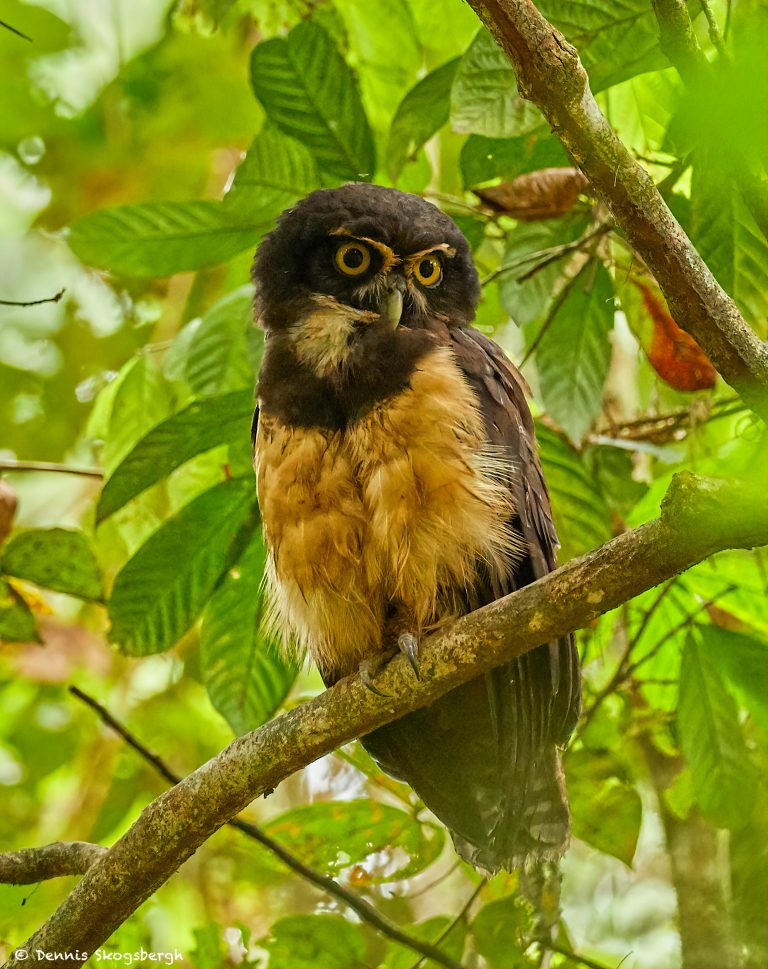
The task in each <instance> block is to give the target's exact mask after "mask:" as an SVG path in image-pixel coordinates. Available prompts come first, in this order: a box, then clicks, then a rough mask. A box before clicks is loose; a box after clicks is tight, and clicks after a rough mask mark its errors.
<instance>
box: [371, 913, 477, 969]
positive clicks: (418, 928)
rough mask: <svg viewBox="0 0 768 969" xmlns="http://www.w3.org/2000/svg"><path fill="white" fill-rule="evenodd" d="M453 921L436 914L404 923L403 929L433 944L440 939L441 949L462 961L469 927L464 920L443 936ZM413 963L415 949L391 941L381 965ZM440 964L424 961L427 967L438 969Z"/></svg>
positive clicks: (406, 967) (402, 968)
mask: <svg viewBox="0 0 768 969" xmlns="http://www.w3.org/2000/svg"><path fill="white" fill-rule="evenodd" d="M452 923H453V919H450V918H448V916H447V915H435V916H433V917H432V918H429V919H425V920H424V921H423V922H416V923H413V924H411V925H403V926H402V929H403V931H404V932H407V933H408V935H410V936H411V937H412V938H414V939H420V940H421V941H422V942H430V943H432V944H433V945H436V944H437V939H440V940H441V941H440V943H439V945H438V948H439V949H440V951H441V952H444V953H445V954H446V955H447V956H449V957H450V958H451V959H454V960H455V961H456V962H461V955H462V953H463V951H464V942H465V940H466V937H467V927H466V925H464V923H463V922H459V923H458V924H454V925H453V928H452V929H451V930H450V932H449V934H448V935H447V936H446V937H445V938H443V934H444V932H445V931H446V929H448V927H449V926H450V925H451V924H452ZM413 963H414V957H413V949H408V948H406V947H405V946H403V945H398V944H397V943H396V942H390V944H389V946H388V947H387V952H386V955H385V956H384V960H383V962H382V963H381V965H382V969H411V967H412V966H413ZM438 965H439V964H438V963H437V962H435V961H434V960H433V959H426V960H425V961H424V966H425V967H426V969H438Z"/></svg>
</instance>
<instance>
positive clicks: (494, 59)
mask: <svg viewBox="0 0 768 969" xmlns="http://www.w3.org/2000/svg"><path fill="white" fill-rule="evenodd" d="M544 124H545V121H544V118H543V117H542V115H541V112H540V111H539V109H538V108H537V107H535V106H534V105H533V104H531V102H530V101H524V100H523V99H522V98H521V97H520V94H519V93H518V90H517V80H516V78H515V72H514V70H513V69H512V65H511V64H510V62H509V59H508V58H507V55H506V54H505V53H504V51H503V50H502V49H501V48H500V47H499V45H498V44H497V43H496V41H495V40H494V39H493V37H491V35H490V34H489V33H488V31H487V30H481V31H480V32H479V33H478V34H477V36H476V37H475V39H474V40H473V41H472V43H471V44H470V46H469V48H468V50H467V52H466V54H465V55H464V56H463V57H462V59H461V61H460V63H459V66H458V69H457V71H456V78H455V80H454V82H453V90H452V92H451V126H452V127H453V130H454V131H457V132H459V134H477V135H486V136H487V137H488V138H511V137H513V136H515V135H525V134H529V133H530V132H532V131H535V130H536V129H537V128H541V127H542V126H543V125H544Z"/></svg>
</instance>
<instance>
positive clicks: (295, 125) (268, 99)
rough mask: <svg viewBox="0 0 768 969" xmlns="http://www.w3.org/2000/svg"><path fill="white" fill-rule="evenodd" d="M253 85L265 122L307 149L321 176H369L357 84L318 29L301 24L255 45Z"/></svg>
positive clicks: (371, 161) (371, 155)
mask: <svg viewBox="0 0 768 969" xmlns="http://www.w3.org/2000/svg"><path fill="white" fill-rule="evenodd" d="M251 82H252V84H253V90H254V91H255V93H256V97H257V98H258V99H259V101H261V103H262V104H263V106H264V110H265V111H266V112H267V115H268V117H269V119H270V120H271V121H272V122H273V123H274V124H276V125H277V126H278V127H279V128H281V129H282V130H283V131H284V132H285V133H286V134H288V135H291V136H292V137H294V138H296V139H297V140H298V141H300V142H302V143H303V144H304V145H306V146H307V147H308V148H309V150H310V151H311V152H312V155H313V156H314V158H315V160H316V162H317V164H318V166H319V167H320V168H321V169H322V170H323V171H327V172H329V173H331V174H333V175H336V176H338V177H339V178H345V179H353V180H358V179H369V178H371V177H372V176H373V173H374V171H375V168H376V156H375V149H374V145H373V136H372V134H371V129H370V127H369V125H368V119H367V118H366V116H365V111H364V110H363V105H362V102H361V100H360V93H359V91H358V87H357V82H356V80H355V78H354V76H353V75H352V72H351V71H350V70H349V68H348V67H347V65H346V64H345V63H344V60H343V59H342V57H341V55H340V54H339V52H338V50H337V49H336V47H335V45H334V43H333V40H332V39H331V37H330V36H329V35H328V34H327V33H326V32H325V30H323V28H322V27H320V26H319V25H318V24H316V23H312V22H311V21H305V22H303V23H300V24H299V25H298V26H297V27H294V29H293V30H292V31H291V32H290V34H288V36H287V37H286V38H273V39H272V40H267V41H264V42H262V43H261V44H258V45H257V46H256V47H255V48H254V51H253V54H252V56H251Z"/></svg>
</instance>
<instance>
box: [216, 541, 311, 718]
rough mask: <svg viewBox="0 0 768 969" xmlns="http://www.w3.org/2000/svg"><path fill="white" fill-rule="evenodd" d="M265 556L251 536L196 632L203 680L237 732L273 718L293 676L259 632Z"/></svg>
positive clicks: (260, 544)
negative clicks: (198, 633) (198, 635)
mask: <svg viewBox="0 0 768 969" xmlns="http://www.w3.org/2000/svg"><path fill="white" fill-rule="evenodd" d="M265 559H266V550H265V548H264V544H263V541H262V539H261V536H260V534H255V535H254V537H253V538H252V539H251V543H250V544H249V545H248V547H247V548H246V550H245V552H244V553H243V555H242V557H241V558H240V559H239V560H238V562H237V564H236V565H235V566H233V567H232V568H231V569H230V570H229V572H228V573H227V575H226V577H225V578H224V581H223V582H222V583H221V585H220V586H219V587H218V589H217V590H216V591H215V592H214V594H213V595H212V596H211V598H210V599H209V601H208V604H207V606H206V607H205V612H204V613H203V625H202V629H201V631H200V665H201V672H202V678H203V682H204V683H205V687H206V689H207V690H208V695H209V696H210V698H211V703H212V704H213V705H214V707H215V708H216V709H217V710H218V711H219V713H220V714H221V715H222V716H223V717H224V719H225V720H226V721H227V723H228V724H229V725H230V727H232V730H233V731H234V732H235V733H236V734H244V733H247V731H249V730H253V729H255V728H256V727H259V726H261V724H262V723H265V722H266V721H267V720H269V719H270V718H271V717H272V716H274V714H275V711H276V710H277V709H278V707H279V706H280V704H281V703H282V702H283V700H284V699H285V697H286V695H287V694H288V691H289V690H290V688H291V686H292V684H293V681H294V679H295V678H296V667H295V666H294V665H293V664H291V663H288V662H286V661H285V660H283V659H282V658H281V656H280V655H279V653H278V652H277V648H276V646H275V644H274V643H273V642H271V641H270V640H269V639H267V638H266V637H265V636H264V633H263V629H262V620H263V613H264V608H265V604H264V590H263V587H262V577H263V574H264V562H265Z"/></svg>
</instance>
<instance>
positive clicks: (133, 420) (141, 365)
mask: <svg viewBox="0 0 768 969" xmlns="http://www.w3.org/2000/svg"><path fill="white" fill-rule="evenodd" d="M170 409H171V392H170V387H169V385H168V382H167V381H166V380H165V378H164V376H163V374H162V373H161V372H160V371H159V370H158V369H157V367H156V366H155V365H154V362H153V360H152V357H151V355H150V354H147V353H138V354H136V356H134V357H133V358H132V359H131V360H129V361H128V363H127V364H125V366H124V367H122V368H121V369H120V371H119V372H118V374H117V376H116V377H115V378H114V380H112V381H111V383H109V384H107V386H106V387H104V389H103V390H102V391H101V392H100V393H99V395H98V397H97V398H96V402H95V404H94V407H93V410H92V411H91V415H90V417H89V418H88V425H87V429H86V433H87V434H88V436H89V437H92V438H95V439H96V440H97V441H99V442H103V443H102V453H101V460H102V464H103V466H104V471H105V473H106V474H107V475H110V474H112V472H113V471H114V469H115V468H116V467H117V466H118V464H119V463H120V462H121V461H122V460H123V458H124V457H125V456H126V454H128V452H129V451H130V450H131V448H132V447H133V446H134V445H135V444H136V442H137V441H138V440H140V439H141V438H142V437H143V436H144V435H145V434H146V433H147V432H148V431H150V430H151V429H152V428H153V427H155V426H156V425H157V424H159V423H160V422H161V421H162V420H163V418H165V417H167V416H168V414H169V412H170Z"/></svg>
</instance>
